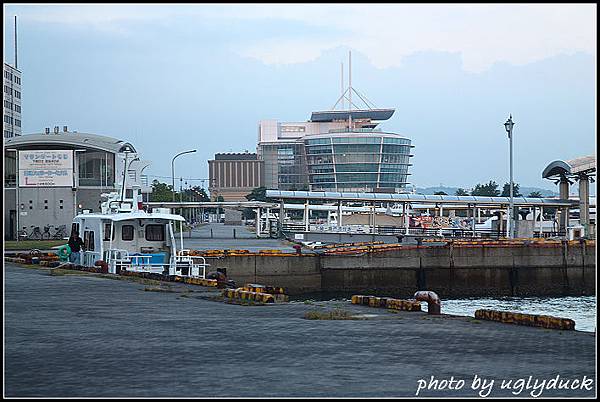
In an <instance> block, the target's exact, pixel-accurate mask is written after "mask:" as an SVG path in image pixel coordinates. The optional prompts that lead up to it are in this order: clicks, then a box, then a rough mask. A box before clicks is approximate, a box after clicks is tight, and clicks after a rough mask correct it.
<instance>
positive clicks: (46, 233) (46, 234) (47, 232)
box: [42, 225, 52, 240]
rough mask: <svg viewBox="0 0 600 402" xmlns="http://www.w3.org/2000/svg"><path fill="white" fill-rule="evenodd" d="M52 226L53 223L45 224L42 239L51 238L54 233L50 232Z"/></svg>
mask: <svg viewBox="0 0 600 402" xmlns="http://www.w3.org/2000/svg"><path fill="white" fill-rule="evenodd" d="M51 227H52V226H51V225H46V226H44V233H42V240H50V237H52V235H51V234H50V228H51Z"/></svg>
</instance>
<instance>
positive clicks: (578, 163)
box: [542, 155, 596, 179]
mask: <svg viewBox="0 0 600 402" xmlns="http://www.w3.org/2000/svg"><path fill="white" fill-rule="evenodd" d="M580 174H587V175H588V176H592V175H595V174H596V157H595V156H594V155H588V156H582V157H579V158H575V159H571V160H568V161H562V160H557V161H554V162H551V163H550V164H549V165H548V166H546V168H545V169H544V171H543V172H542V178H543V179H551V178H556V177H558V176H577V175H580Z"/></svg>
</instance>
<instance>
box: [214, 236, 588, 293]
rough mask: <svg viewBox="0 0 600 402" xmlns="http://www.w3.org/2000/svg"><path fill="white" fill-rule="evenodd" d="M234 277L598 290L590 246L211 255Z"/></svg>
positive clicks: (465, 288) (488, 289)
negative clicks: (354, 253) (322, 253)
mask: <svg viewBox="0 0 600 402" xmlns="http://www.w3.org/2000/svg"><path fill="white" fill-rule="evenodd" d="M210 263H211V264H212V267H211V269H213V268H214V269H216V267H227V274H228V276H229V277H230V278H231V279H233V280H235V281H236V283H238V284H243V283H246V282H257V283H262V284H266V285H272V286H282V287H285V288H287V289H288V292H289V293H290V294H298V293H307V292H356V293H369V294H381V295H389V296H394V297H400V298H406V297H412V295H413V294H414V292H416V291H417V290H425V289H426V290H433V291H435V292H436V293H438V295H440V297H442V298H449V297H471V296H472V297H480V296H545V295H548V296H549V295H580V294H594V293H595V273H596V265H595V246H590V245H587V246H585V245H582V244H577V245H568V244H567V243H564V244H563V245H559V246H558V247H534V246H529V247H489V246H488V247H460V248H458V247H450V246H446V247H419V248H417V247H409V248H405V249H401V250H392V251H386V252H379V253H371V254H366V255H311V256H279V257H277V256H246V257H224V258H221V259H215V260H210Z"/></svg>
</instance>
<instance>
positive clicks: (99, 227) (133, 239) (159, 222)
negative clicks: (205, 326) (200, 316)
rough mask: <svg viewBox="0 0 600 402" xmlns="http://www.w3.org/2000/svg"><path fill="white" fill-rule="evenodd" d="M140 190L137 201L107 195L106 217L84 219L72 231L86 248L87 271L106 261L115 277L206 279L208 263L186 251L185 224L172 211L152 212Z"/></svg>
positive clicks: (103, 211)
mask: <svg viewBox="0 0 600 402" xmlns="http://www.w3.org/2000/svg"><path fill="white" fill-rule="evenodd" d="M136 190H137V189H135V188H134V190H133V198H132V199H125V198H123V197H121V196H120V195H119V194H118V193H116V192H115V193H108V194H102V197H106V198H107V200H106V201H105V202H103V203H102V204H101V205H102V206H101V212H100V213H82V214H79V215H77V216H76V217H75V218H74V219H73V224H72V229H71V230H72V231H75V232H77V233H79V236H80V237H81V238H82V239H83V243H84V246H83V249H82V252H81V265H84V266H88V267H92V266H95V265H96V264H97V262H98V261H103V262H105V263H106V264H107V265H108V272H109V273H120V271H121V270H127V271H135V272H152V273H159V274H163V275H177V276H190V277H201V278H204V276H205V269H206V267H207V264H206V261H205V260H204V258H203V257H199V256H191V255H189V250H186V249H184V248H183V223H184V222H185V219H184V218H183V217H182V216H181V215H176V214H171V213H170V210H169V209H168V208H154V209H153V210H152V211H151V212H146V211H145V210H144V209H143V208H142V205H141V202H140V201H139V200H140V197H141V196H140V194H139V193H138V191H136ZM177 226H178V227H177ZM177 229H179V230H177ZM177 235H178V236H177ZM177 237H179V242H178V241H177Z"/></svg>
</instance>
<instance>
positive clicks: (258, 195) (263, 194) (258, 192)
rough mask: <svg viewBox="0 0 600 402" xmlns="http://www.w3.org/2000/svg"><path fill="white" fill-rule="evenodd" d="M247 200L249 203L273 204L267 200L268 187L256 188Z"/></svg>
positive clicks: (247, 196)
mask: <svg viewBox="0 0 600 402" xmlns="http://www.w3.org/2000/svg"><path fill="white" fill-rule="evenodd" d="M246 199H247V200H248V201H263V202H273V200H271V199H270V198H267V188H266V187H256V188H255V189H253V190H252V192H251V193H250V194H248V195H246Z"/></svg>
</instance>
